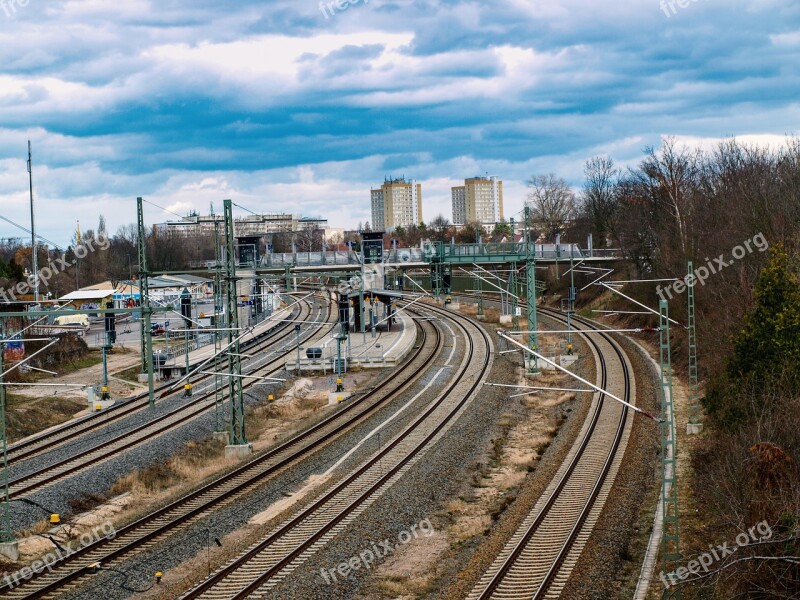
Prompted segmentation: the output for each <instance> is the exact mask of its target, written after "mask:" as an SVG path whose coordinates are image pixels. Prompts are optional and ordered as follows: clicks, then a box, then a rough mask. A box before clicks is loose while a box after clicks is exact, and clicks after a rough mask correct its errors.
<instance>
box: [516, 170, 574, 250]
mask: <svg viewBox="0 0 800 600" xmlns="http://www.w3.org/2000/svg"><path fill="white" fill-rule="evenodd" d="M527 183H528V187H529V188H530V189H531V191H530V192H528V202H529V203H530V206H531V210H532V213H533V219H534V222H535V223H536V224H537V225H538V226H539V227H540V228H541V229H542V230H543V231H544V233H545V235H546V236H547V237H548V238H549V239H554V238H555V236H556V235H558V234H560V233H562V232H563V231H564V229H565V228H566V225H567V223H568V222H569V221H570V219H572V218H573V217H574V216H575V212H576V199H575V194H574V192H573V191H572V188H570V187H569V184H567V182H566V181H565V180H564V179H563V178H561V177H556V175H555V174H554V173H550V174H548V175H533V176H532V177H531V178H530V179H529V180H528V182H527Z"/></svg>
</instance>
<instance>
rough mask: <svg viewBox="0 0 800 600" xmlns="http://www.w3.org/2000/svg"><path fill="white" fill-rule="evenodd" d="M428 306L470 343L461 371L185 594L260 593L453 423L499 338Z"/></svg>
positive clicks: (253, 595)
mask: <svg viewBox="0 0 800 600" xmlns="http://www.w3.org/2000/svg"><path fill="white" fill-rule="evenodd" d="M426 308H428V309H429V310H432V311H433V312H435V313H437V314H439V315H440V316H445V317H446V318H449V319H450V320H451V321H452V322H453V323H454V324H455V325H456V327H457V328H458V329H459V330H460V331H461V332H462V337H463V339H464V340H465V343H466V345H467V348H466V352H465V356H464V358H463V359H462V361H461V363H460V364H459V365H458V368H457V372H456V373H455V374H454V375H453V376H452V378H451V379H450V382H449V383H448V384H447V385H446V387H445V388H444V390H442V392H441V393H440V394H438V395H437V398H436V400H435V401H433V402H432V403H431V404H430V405H429V407H428V408H427V409H426V410H425V411H424V412H423V413H422V414H421V415H420V416H418V417H417V418H416V419H414V421H413V422H412V423H410V424H409V425H408V426H407V427H405V428H404V429H403V431H401V432H400V433H399V434H398V435H397V436H396V437H395V438H394V439H393V440H392V441H391V442H390V443H389V444H387V445H386V447H385V448H383V449H382V450H380V451H379V452H378V453H376V454H375V455H374V456H373V457H372V458H371V459H369V460H368V461H367V462H366V463H365V464H364V465H362V466H361V467H360V468H358V469H357V470H356V471H355V472H353V473H352V474H351V475H349V476H348V477H346V478H345V479H344V480H343V481H341V482H339V483H338V484H337V485H335V486H334V487H332V488H331V489H330V490H328V491H326V492H325V493H323V494H322V495H321V496H320V497H319V498H317V499H316V500H314V501H313V502H312V503H311V504H310V505H309V506H307V507H306V508H304V509H303V510H302V511H300V512H299V513H297V514H296V515H294V516H292V517H291V518H289V519H288V520H286V521H284V522H283V524H282V525H280V526H278V527H277V528H276V529H275V530H273V532H272V533H271V534H269V535H268V536H267V537H266V538H265V539H263V540H262V541H260V542H258V543H257V544H255V545H254V546H253V547H251V548H250V549H249V550H248V551H247V552H246V553H245V554H243V555H242V556H240V557H238V558H237V559H235V560H233V561H231V562H230V563H229V564H228V565H226V566H225V567H224V568H222V569H220V570H219V571H217V572H216V573H215V574H213V575H212V576H210V577H209V578H208V579H206V580H205V581H204V582H203V583H201V584H200V585H199V586H197V587H196V588H194V589H192V590H190V591H189V592H187V593H186V594H185V595H184V596H182V598H186V599H189V598H226V599H228V598H236V599H244V598H259V597H260V596H261V594H260V592H261V591H263V590H266V589H267V588H270V587H272V586H274V585H276V584H277V583H278V582H279V581H281V580H282V579H283V578H284V577H285V576H286V575H288V574H289V573H291V572H292V571H293V570H294V569H295V568H296V567H297V566H298V565H299V564H301V563H302V562H304V561H305V560H306V559H307V558H308V557H309V556H310V555H311V554H313V553H314V552H315V551H316V550H317V549H318V548H319V547H321V546H322V545H324V544H325V543H327V541H328V540H330V539H331V538H333V537H334V536H335V535H336V534H337V533H338V532H339V531H341V530H342V529H343V528H344V527H346V526H347V525H348V524H350V523H351V522H352V521H353V520H354V519H355V518H356V517H357V516H358V515H359V514H360V513H361V512H363V511H364V510H365V509H366V508H367V507H368V506H369V505H370V504H371V503H372V502H374V501H375V500H376V499H377V498H378V497H380V495H381V494H382V492H383V491H385V490H386V489H387V488H388V487H390V486H391V485H392V484H393V483H395V482H396V481H397V480H398V479H399V478H400V477H402V475H403V474H404V473H405V472H406V471H407V470H408V469H409V468H411V466H412V465H413V464H414V463H415V462H416V461H417V460H419V459H420V458H421V456H422V455H423V454H424V451H425V449H427V448H429V447H430V446H431V445H432V444H433V443H434V441H435V440H438V439H439V437H440V435H442V434H443V433H444V432H445V431H446V430H447V428H449V426H450V425H452V423H453V422H454V421H455V419H456V416H457V415H458V414H459V413H460V412H461V410H462V409H463V408H464V406H465V405H466V403H467V402H468V400H469V399H470V398H471V397H472V396H473V395H474V394H475V392H476V391H477V390H478V388H479V387H480V386H481V385H482V382H483V378H484V377H485V376H486V375H487V374H488V370H489V368H490V366H491V354H492V349H493V346H492V342H491V339H490V338H489V336H488V335H487V334H486V332H485V331H484V330H483V328H482V327H480V326H478V325H477V324H475V323H474V322H472V321H471V320H469V319H467V318H465V317H462V316H460V315H457V314H455V313H451V312H449V311H445V310H442V309H438V308H433V307H431V306H426Z"/></svg>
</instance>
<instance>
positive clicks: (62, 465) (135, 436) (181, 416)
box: [9, 304, 331, 499]
mask: <svg viewBox="0 0 800 600" xmlns="http://www.w3.org/2000/svg"><path fill="white" fill-rule="evenodd" d="M330 314H331V305H330V304H329V305H328V318H330ZM307 315H308V316H310V315H311V311H309V312H308V313H307ZM322 327H323V326H322V325H320V326H319V327H316V328H315V329H314V332H312V333H311V334H310V335H311V336H313V335H314V334H315V333H316V332H318V331H320V330H321V329H322ZM293 336H294V333H293V332H291V333H286V334H283V335H281V336H279V337H277V338H270V339H268V340H264V341H262V342H260V343H259V344H258V345H257V346H256V348H254V349H262V348H263V347H264V346H265V345H273V344H275V343H278V342H280V341H282V340H284V339H288V340H291V339H292V338H293ZM291 350H292V348H289V349H287V350H286V351H287V352H290V351H291ZM283 363H284V356H283V354H282V353H279V354H278V356H277V357H276V358H274V359H271V360H269V359H267V360H265V359H264V357H260V358H256V359H254V360H251V361H249V363H248V364H250V365H252V367H253V369H252V370H251V371H247V372H246V374H248V375H255V374H264V375H266V376H269V375H274V374H276V373H277V372H279V371H281V370H282V369H283ZM255 384H256V382H255V381H253V380H247V383H245V384H244V386H243V387H244V388H247V387H251V386H253V385H255ZM225 397H227V390H226V391H225V392H224V393H223V399H224V398H225ZM215 404H216V395H215V393H214V392H209V393H205V394H200V395H196V396H195V397H193V398H192V399H191V400H190V401H189V402H187V403H185V404H183V405H181V406H180V407H178V408H176V409H174V410H172V411H170V412H169V413H167V414H165V415H163V416H162V417H160V418H159V419H158V420H156V421H148V422H146V423H143V424H141V425H139V426H137V427H134V428H133V429H130V430H126V431H124V432H123V433H120V435H117V436H115V437H114V438H112V439H110V440H108V441H106V442H103V443H101V444H99V445H97V446H94V447H92V448H89V449H87V450H83V451H81V452H78V453H76V454H74V455H71V456H69V457H66V458H64V459H62V460H59V461H57V462H54V463H51V464H48V465H47V466H46V467H44V468H41V469H37V470H35V471H33V472H32V473H29V474H27V475H24V476H22V477H19V478H16V479H12V480H11V481H10V482H9V496H10V498H11V499H17V498H20V497H23V496H25V495H28V494H31V493H33V492H35V491H37V490H39V489H42V488H43V487H45V486H49V485H53V484H54V483H56V482H58V481H59V480H61V479H64V478H65V477H69V476H71V475H74V474H76V473H78V472H80V471H83V470H85V469H89V468H92V467H94V466H96V465H97V464H98V463H99V462H101V461H104V460H108V459H110V458H113V457H114V456H117V455H119V454H120V453H122V452H124V451H125V450H128V449H130V448H132V447H134V446H137V445H139V444H141V443H144V442H146V441H148V440H150V439H152V438H153V437H156V436H159V435H162V434H164V433H166V432H167V431H171V430H173V429H175V428H177V427H180V426H181V425H183V424H185V423H187V422H189V421H191V420H192V419H194V418H196V417H198V416H200V415H202V414H203V413H205V412H206V411H209V410H211V409H212V408H213V407H214V406H215ZM132 410H134V411H135V410H137V408H135V407H132ZM102 425H105V422H103V423H102V424H101V426H102ZM94 427H97V425H94Z"/></svg>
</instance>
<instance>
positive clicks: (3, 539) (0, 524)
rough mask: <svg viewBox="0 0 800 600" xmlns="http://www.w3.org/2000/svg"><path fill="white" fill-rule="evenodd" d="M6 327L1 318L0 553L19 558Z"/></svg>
mask: <svg viewBox="0 0 800 600" xmlns="http://www.w3.org/2000/svg"><path fill="white" fill-rule="evenodd" d="M5 339H6V328H5V322H4V321H3V319H0V438H2V445H3V448H2V452H3V478H2V482H0V483H2V486H3V505H2V507H0V554H3V555H4V556H7V557H8V558H11V559H12V560H18V559H19V546H18V545H17V541H16V539H15V538H14V532H13V531H12V529H11V500H10V498H9V495H8V437H7V434H6V386H5V384H4V382H3V371H4V369H3V352H4V351H5V348H6V345H5V343H4V341H3V340H5Z"/></svg>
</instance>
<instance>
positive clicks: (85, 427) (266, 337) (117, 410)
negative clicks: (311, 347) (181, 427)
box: [8, 300, 312, 465]
mask: <svg viewBox="0 0 800 600" xmlns="http://www.w3.org/2000/svg"><path fill="white" fill-rule="evenodd" d="M298 303H299V310H297V311H294V310H293V311H292V313H291V317H290V319H289V320H282V321H276V324H275V326H274V327H272V328H270V329H269V330H267V331H265V332H263V333H262V334H260V335H259V336H258V337H257V338H254V339H252V340H248V341H247V342H245V343H242V349H243V350H245V351H246V350H255V351H258V350H261V349H263V348H264V347H265V346H266V345H267V344H274V343H276V342H279V341H282V340H284V339H287V338H288V337H289V334H286V335H280V334H281V333H282V332H284V331H285V330H286V329H287V328H289V326H290V325H291V321H292V320H295V319H296V320H301V321H304V320H310V319H311V318H312V314H311V305H310V303H308V302H306V301H304V300H300V301H298ZM193 366H194V365H193ZM209 366H211V365H209ZM206 379H210V376H201V377H198V378H196V382H200V381H203V380H206ZM170 387H172V384H171V383H167V384H164V385H161V386H158V387H157V388H156V390H155V391H156V393H164V392H166V391H167V390H169V388H170ZM176 394H177V392H176ZM146 408H148V395H147V394H146V393H145V394H139V395H137V396H135V397H133V398H130V399H128V400H125V401H123V402H118V403H116V404H114V405H113V406H111V407H110V408H108V409H106V410H105V411H103V412H102V413H91V414H89V415H87V416H85V417H81V418H80V419H74V420H72V421H69V422H68V423H65V424H63V425H60V426H57V427H54V428H52V429H49V430H47V431H44V432H41V433H39V434H35V435H33V436H30V437H28V438H26V439H24V440H21V441H19V442H16V443H14V444H11V445H10V446H9V447H8V464H9V465H13V464H15V463H18V462H21V461H23V460H26V459H28V458H32V457H34V456H37V455H39V454H41V453H43V452H46V451H48V450H52V449H53V448H56V447H58V446H61V445H64V444H66V443H69V442H70V441H71V440H73V439H74V438H75V437H77V436H80V435H83V434H85V433H88V432H91V431H96V430H97V429H100V428H102V427H106V426H108V425H109V424H110V423H113V422H115V421H119V420H120V419H123V418H125V417H127V416H130V415H132V414H134V413H136V412H139V411H141V410H144V409H146Z"/></svg>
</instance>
